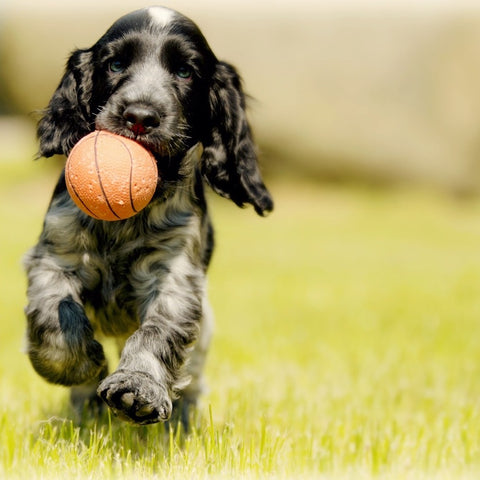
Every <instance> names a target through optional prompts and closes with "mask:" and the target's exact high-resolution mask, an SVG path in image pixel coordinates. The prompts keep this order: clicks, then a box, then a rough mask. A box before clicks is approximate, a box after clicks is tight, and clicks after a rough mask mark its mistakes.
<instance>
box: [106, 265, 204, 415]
mask: <svg viewBox="0 0 480 480" xmlns="http://www.w3.org/2000/svg"><path fill="white" fill-rule="evenodd" d="M181 263H183V262H181ZM184 263H185V265H187V264H188V261H187V260H185V262H184ZM148 283H149V284H150V285H149V286H148V287H146V285H144V286H143V288H138V285H137V289H136V291H137V292H143V298H139V311H140V320H141V325H140V328H139V329H138V330H137V331H136V332H135V333H134V334H133V335H132V336H130V337H129V338H128V339H127V341H126V343H125V346H124V348H123V351H122V354H121V357H120V363H119V366H118V368H117V370H116V371H115V372H113V373H112V374H111V375H110V376H108V377H107V378H106V379H105V380H104V381H103V382H102V383H101V384H100V386H99V387H98V390H97V391H98V394H99V395H100V396H101V398H102V399H103V400H104V401H105V402H106V403H107V404H108V406H109V407H110V408H111V409H112V410H113V411H114V413H115V414H116V415H117V416H119V417H120V418H121V419H123V420H127V421H130V422H134V423H137V424H149V423H156V422H160V421H166V420H168V419H169V418H170V415H171V413H172V399H173V398H175V394H176V392H177V391H178V390H179V389H181V388H182V387H184V386H185V378H184V375H183V366H184V363H185V359H186V356H187V354H188V352H189V350H190V349H191V345H192V344H193V342H194V341H195V340H196V338H197V335H198V330H199V322H200V319H201V315H202V311H201V305H202V301H201V298H202V296H203V283H204V278H203V272H202V271H201V269H198V270H196V269H195V268H193V267H192V266H191V265H188V267H187V268H180V269H178V268H174V267H173V268H172V267H171V268H170V269H169V273H168V274H166V275H165V277H164V278H162V279H158V278H157V279H156V281H155V282H152V281H151V278H150V281H149V282H148Z"/></svg>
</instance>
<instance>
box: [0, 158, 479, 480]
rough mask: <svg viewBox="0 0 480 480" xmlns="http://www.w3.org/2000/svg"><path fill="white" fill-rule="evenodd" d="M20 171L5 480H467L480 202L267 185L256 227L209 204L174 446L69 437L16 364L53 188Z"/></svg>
mask: <svg viewBox="0 0 480 480" xmlns="http://www.w3.org/2000/svg"><path fill="white" fill-rule="evenodd" d="M1 168H3V166H1ZM22 168H23V167H22ZM32 168H33V169H34V170H35V174H36V175H37V177H40V179H39V180H36V181H33V179H32V178H29V176H28V174H23V175H22V177H21V181H16V180H15V178H16V175H15V168H14V167H11V166H9V167H8V169H6V171H5V172H3V173H4V175H3V176H2V179H1V180H0V186H1V191H0V217H1V218H0V219H1V224H2V226H3V227H2V235H1V236H0V238H1V242H2V244H1V252H2V254H1V259H0V261H1V263H0V268H1V270H0V271H1V292H2V301H1V305H0V317H1V323H0V335H1V336H0V338H1V349H0V374H1V377H0V382H1V384H0V400H1V403H0V405H1V410H0V478H15V479H17V478H18V479H25V478H28V479H32V480H35V479H39V478H49V479H50V478H82V479H83V478H95V479H96V478H102V479H113V478H126V479H130V478H132V479H137V478H182V479H183V478H262V479H263V478H293V479H297V478H335V479H342V478H354V479H361V478H372V477H376V478H392V479H397V478H409V479H410V478H411V479H418V478H420V479H422V478H425V479H437V478H438V479H452V478H455V479H460V478H472V479H474V478H478V476H479V475H480V401H479V399H480V201H479V200H468V201H467V200H454V199H450V198H446V197H442V196H440V195H437V194H434V193H429V192H418V191H417V192H412V191H402V190H396V191H395V190H394V191H382V190H370V189H366V188H361V187H350V188H347V187H333V186H325V185H323V186H322V185H307V184H302V185H298V184H296V185H293V184H292V185H290V184H287V183H282V182H273V184H272V187H273V188H272V189H273V193H274V195H275V198H276V202H277V205H276V211H275V212H274V214H273V215H272V216H271V217H269V218H267V219H261V218H256V217H255V215H254V213H253V212H252V211H251V210H248V211H241V210H238V209H237V208H236V207H234V206H233V205H231V204H230V203H228V202H227V201H224V200H219V199H216V198H214V197H213V196H212V197H211V200H212V202H211V203H212V213H213V217H214V220H215V224H216V227H217V250H216V253H215V255H214V258H213V264H212V268H211V272H210V280H209V291H210V297H211V300H212V304H213V306H214V310H215V314H216V335H215V338H214V341H213V344H212V349H211V352H210V356H209V362H208V367H207V376H208V380H209V384H210V392H209V393H208V394H207V395H205V397H204V398H203V401H202V405H201V406H200V408H199V412H198V415H197V418H196V419H195V421H194V428H193V430H192V432H191V434H189V435H183V434H182V433H181V432H173V431H172V432H170V433H169V432H165V430H164V428H163V426H161V425H159V426H152V427H145V428H143V427H142V428H136V427H132V426H129V425H126V424H123V423H121V422H119V421H117V420H116V419H115V418H111V417H110V416H108V415H106V416H105V417H104V418H102V419H101V420H100V421H98V422H94V421H88V422H87V423H86V424H85V425H83V426H82V427H80V426H78V425H76V424H74V423H72V421H71V420H70V419H71V412H70V410H69V408H68V392H67V390H66V389H63V388H61V387H55V386H51V385H47V384H46V383H45V382H43V381H42V380H41V379H39V378H38V377H37V376H36V375H35V374H34V373H33V371H32V369H31V367H30V366H29V364H28V360H27V359H26V357H25V356H24V355H23V354H22V353H21V351H20V350H21V346H22V335H23V329H24V318H23V313H22V308H23V305H24V303H25V297H24V289H25V280H24V276H23V273H22V270H21V267H20V258H21V255H22V253H23V252H24V251H25V250H26V249H27V248H28V247H29V246H30V245H32V244H33V243H34V242H35V241H36V237H37V235H38V233H39V230H40V227H41V222H42V216H43V213H44V211H45V209H46V206H47V204H48V201H49V196H50V190H51V189H52V188H53V184H54V178H53V176H52V174H51V172H49V173H47V172H45V174H40V175H39V172H40V171H43V170H42V168H40V167H39V166H38V165H32Z"/></svg>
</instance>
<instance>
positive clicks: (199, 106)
mask: <svg viewBox="0 0 480 480" xmlns="http://www.w3.org/2000/svg"><path fill="white" fill-rule="evenodd" d="M95 129H103V130H108V131H111V132H113V133H117V134H120V135H123V136H125V137H129V138H133V139H135V140H137V141H139V142H140V143H142V144H143V145H144V146H146V147H147V148H148V149H150V150H151V151H152V152H153V154H154V155H155V158H156V161H157V166H158V170H159V177H160V182H159V187H158V188H157V191H156V193H155V195H154V198H153V200H152V201H151V203H150V204H149V205H148V206H147V207H146V208H145V209H144V210H142V211H141V212H140V213H138V214H137V215H135V216H134V217H131V218H129V219H126V220H122V221H117V222H107V221H99V220H95V219H93V218H91V217H88V216H87V215H85V214H84V213H83V212H81V211H80V210H79V209H78V208H77V207H76V206H75V205H74V203H73V202H72V200H71V198H70V196H69V195H68V192H67V190H66V187H65V178H64V175H63V174H62V175H61V177H60V179H59V181H58V184H57V187H56V188H55V191H54V194H53V197H52V200H51V203H50V206H49V209H48V212H47V214H46V217H45V222H44V227H43V231H42V234H41V236H40V240H39V242H38V244H37V245H36V246H35V247H34V248H33V249H32V250H31V251H30V252H29V253H28V255H27V256H26V259H25V266H26V270H27V274H28V282H29V283H28V298H29V303H28V305H27V307H26V309H25V311H26V315H27V339H28V353H29V356H30V360H31V362H32V364H33V366H34V368H35V370H36V371H37V372H38V373H40V374H41V375H42V376H43V377H45V378H46V379H47V380H49V381H51V382H54V383H60V384H63V385H73V386H74V387H73V388H72V401H73V403H74V405H75V407H76V408H77V409H81V408H82V407H83V403H85V402H87V403H89V402H91V401H92V400H94V397H95V392H96V391H97V392H98V394H99V395H100V397H101V398H102V399H103V400H104V401H105V402H106V403H107V404H108V405H109V407H110V408H111V409H112V410H113V411H114V412H115V413H116V414H118V415H119V416H120V417H121V418H123V419H126V420H130V421H132V422H135V423H153V422H158V421H164V420H167V419H168V418H169V417H170V415H171V411H172V400H174V399H175V398H177V397H179V396H180V397H182V401H181V402H180V401H178V400H177V401H176V402H175V403H178V404H183V405H191V404H194V403H195V401H196V398H197V396H198V394H199V393H200V392H201V390H202V367H203V363H204V359H205V354H206V351H207V348H208V343H209V338H210V334H211V315H210V309H209V307H208V302H207V300H206V291H205V290H206V284H205V276H206V271H207V267H208V264H209V262H210V259H211V255H212V251H213V229H212V226H211V223H210V220H209V216H208V213H207V204H206V201H205V194H204V182H206V183H208V185H210V186H211V187H212V188H213V190H215V191H216V192H217V193H219V194H220V195H222V196H224V197H226V198H230V199H231V200H232V201H233V202H235V203H236V204H237V205H239V206H243V205H245V204H251V205H253V207H254V208H255V210H256V212H257V213H259V214H260V215H263V214H265V213H267V212H269V211H270V210H272V208H273V202H272V199H271V197H270V194H269V193H268V191H267V189H266V188H265V186H264V184H263V181H262V179H261V175H260V172H259V169H258V164H257V159H256V153H255V146H254V143H253V140H252V135H251V131H250V127H249V125H248V122H247V119H246V115H245V95H244V93H243V90H242V87H241V82H240V78H239V76H238V74H237V72H236V71H235V69H234V68H233V67H232V66H230V65H228V64H226V63H224V62H220V61H218V60H217V59H216V57H215V55H214V54H213V52H212V51H211V49H210V47H209V46H208V44H207V42H206V40H205V38H204V37H203V35H202V34H201V33H200V31H199V30H198V28H197V27H196V25H195V24H194V23H193V22H191V21H190V20H188V19H187V18H185V17H184V16H182V15H180V14H179V13H177V12H174V11H172V10H168V9H165V8H162V7H152V8H147V9H142V10H138V11H136V12H133V13H131V14H129V15H126V16H125V17H122V18H121V19H120V20H118V21H117V22H116V23H114V24H113V26H112V27H111V28H110V29H109V30H108V31H107V32H106V33H105V35H104V36H102V37H101V38H100V40H98V42H97V43H96V44H95V45H93V47H91V48H89V49H84V50H77V51H75V52H74V53H73V54H72V55H71V57H70V59H69V61H68V63H67V67H66V71H65V74H64V76H63V78H62V80H61V82H60V84H59V86H58V88H57V90H56V91H55V93H54V95H53V97H52V99H51V101H50V103H49V105H48V107H47V108H46V110H45V112H44V114H43V117H42V118H41V120H40V122H39V124H38V137H39V141H40V150H39V156H46V157H49V156H52V155H55V154H63V155H68V154H69V152H70V150H71V149H72V147H73V146H74V145H75V143H76V142H77V141H78V140H80V139H81V138H82V137H83V136H85V135H86V134H88V133H90V132H91V131H93V130H95ZM102 335H113V336H116V337H117V338H119V339H120V340H121V341H122V343H123V348H122V351H121V357H120V363H119V366H118V368H117V370H116V371H114V372H113V373H112V374H111V375H109V376H108V373H107V366H106V360H105V356H104V354H103V348H102V346H101V344H100V343H99V339H100V337H101V336H102ZM99 382H100V385H99V386H98V390H97V385H98V383H99ZM181 416H182V418H184V419H185V418H186V413H185V412H182V413H181Z"/></svg>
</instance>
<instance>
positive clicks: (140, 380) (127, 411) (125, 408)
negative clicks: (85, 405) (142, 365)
mask: <svg viewBox="0 0 480 480" xmlns="http://www.w3.org/2000/svg"><path fill="white" fill-rule="evenodd" d="M97 393H98V395H99V396H100V397H101V398H102V399H103V401H104V402H105V403H106V404H107V405H108V406H109V407H110V408H111V409H112V411H113V412H114V413H115V415H117V416H118V417H119V418H121V419H122V420H126V421H129V422H133V423H137V424H140V425H146V424H149V423H157V422H165V421H166V420H168V419H169V418H170V415H171V414H172V401H171V400H170V397H169V395H168V393H167V390H166V389H165V388H164V387H163V386H161V385H160V384H158V383H157V382H156V381H155V380H154V378H153V377H152V376H150V375H149V374H148V373H145V372H136V371H126V370H120V371H117V372H114V373H113V374H112V375H110V376H108V377H107V378H106V379H105V380H103V382H102V383H101V384H100V385H99V387H98V389H97Z"/></svg>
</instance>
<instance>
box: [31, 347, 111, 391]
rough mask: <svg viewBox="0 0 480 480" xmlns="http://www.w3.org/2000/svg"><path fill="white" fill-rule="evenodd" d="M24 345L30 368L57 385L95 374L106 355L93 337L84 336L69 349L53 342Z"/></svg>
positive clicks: (71, 382) (95, 376)
mask: <svg viewBox="0 0 480 480" xmlns="http://www.w3.org/2000/svg"><path fill="white" fill-rule="evenodd" d="M55 347H56V348H53V347H52V345H50V344H41V345H33V344H30V345H29V347H28V354H29V357H30V361H31V363H32V366H33V368H34V369H35V371H36V372H37V373H39V374H40V375H41V376H42V377H44V378H45V379H47V380H48V381H49V382H52V383H57V384H60V385H65V386H71V385H81V384H83V383H85V382H88V381H90V380H92V379H94V378H98V376H99V375H100V373H101V372H102V371H103V370H104V369H105V365H106V359H105V354H104V352H103V347H102V346H101V345H100V343H98V342H97V341H96V340H93V339H91V340H87V341H85V344H84V345H81V346H80V347H79V348H76V349H75V350H73V349H72V348H71V347H70V346H69V345H66V344H64V343H63V344H62V342H57V344H56V345H55Z"/></svg>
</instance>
